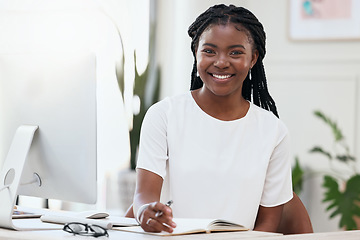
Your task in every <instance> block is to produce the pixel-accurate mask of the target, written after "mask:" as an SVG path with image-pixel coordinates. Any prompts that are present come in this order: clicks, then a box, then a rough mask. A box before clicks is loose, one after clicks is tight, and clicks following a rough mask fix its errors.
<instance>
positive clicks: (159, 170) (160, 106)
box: [136, 100, 168, 179]
mask: <svg viewBox="0 0 360 240" xmlns="http://www.w3.org/2000/svg"><path fill="white" fill-rule="evenodd" d="M167 108H168V102H167V101H165V100H163V101H161V102H158V103H156V104H154V105H153V106H151V107H150V108H149V109H148V111H147V113H146V114H145V117H144V120H143V123H142V126H141V132H140V142H139V152H138V160H137V166H136V168H137V169H139V168H141V169H145V170H148V171H151V172H153V173H155V174H158V175H159V176H161V177H162V178H163V179H164V178H165V176H166V162H167V160H168V155H167V152H168V150H167V117H166V112H167Z"/></svg>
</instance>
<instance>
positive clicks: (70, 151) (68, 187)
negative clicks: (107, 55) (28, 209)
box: [0, 53, 97, 204]
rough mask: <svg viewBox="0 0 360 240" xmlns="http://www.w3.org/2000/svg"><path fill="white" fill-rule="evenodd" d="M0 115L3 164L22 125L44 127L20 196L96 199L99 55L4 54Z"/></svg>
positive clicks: (29, 158) (0, 72)
mask: <svg viewBox="0 0 360 240" xmlns="http://www.w3.org/2000/svg"><path fill="white" fill-rule="evenodd" d="M0 114H1V115H0V159H1V160H0V166H1V163H2V162H3V161H4V159H5V158H6V155H7V151H8V150H9V147H10V145H11V142H12V139H13V138H14V134H15V132H16V129H17V128H18V127H19V126H21V125H35V126H38V130H37V131H36V132H35V135H34V138H33V141H32V144H31V147H30V150H29V153H28V156H27V160H26V163H25V165H24V170H23V174H22V176H21V183H20V185H19V190H18V195H26V196H35V197H41V198H46V199H58V200H64V201H72V202H81V203H90V204H92V203H95V202H96V200H97V191H96V190H97V176H96V173H97V166H96V160H97V143H96V131H97V130H96V125H97V122H96V57H95V55H93V54H88V53H87V54H83V53H81V54H80V53H51V54H41V53H39V54H2V55H1V54H0ZM1 181H3V180H1Z"/></svg>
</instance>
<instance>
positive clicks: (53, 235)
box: [0, 229, 360, 240]
mask: <svg viewBox="0 0 360 240" xmlns="http://www.w3.org/2000/svg"><path fill="white" fill-rule="evenodd" d="M3 239H36V240H52V239H54V240H57V239H99V240H101V239H110V240H111V239H126V240H143V239H145V240H147V239H162V240H169V239H172V240H177V239H184V240H186V239H212V240H234V239H253V240H260V239H261V240H264V239H266V240H299V239H301V240H315V239H316V240H323V239H324V240H359V239H360V230H357V231H342V232H328V233H314V234H297V235H286V236H282V235H273V234H271V233H264V232H251V231H250V232H232V233H212V234H191V235H182V236H172V237H161V236H152V235H146V234H138V233H129V232H122V231H116V230H110V231H109V238H106V237H100V238H91V237H84V236H74V235H72V234H69V233H67V232H64V231H62V230H44V231H14V230H7V229H0V240H3Z"/></svg>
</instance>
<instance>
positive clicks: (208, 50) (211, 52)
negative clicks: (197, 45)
mask: <svg viewBox="0 0 360 240" xmlns="http://www.w3.org/2000/svg"><path fill="white" fill-rule="evenodd" d="M203 52H204V53H207V54H214V53H215V52H214V51H213V50H211V49H204V50H203Z"/></svg>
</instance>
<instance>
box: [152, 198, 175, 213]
mask: <svg viewBox="0 0 360 240" xmlns="http://www.w3.org/2000/svg"><path fill="white" fill-rule="evenodd" d="M172 203H173V200H170V201H168V202H167V203H166V204H165V206H167V207H170V206H171V204H172ZM161 215H163V212H162V211H157V213H156V214H155V217H160V216H161Z"/></svg>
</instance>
